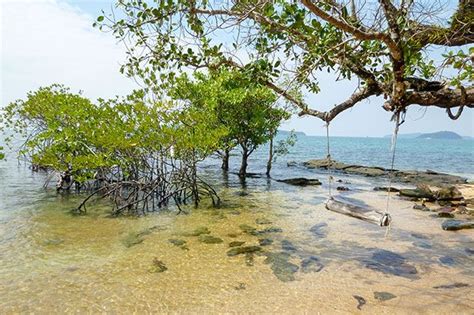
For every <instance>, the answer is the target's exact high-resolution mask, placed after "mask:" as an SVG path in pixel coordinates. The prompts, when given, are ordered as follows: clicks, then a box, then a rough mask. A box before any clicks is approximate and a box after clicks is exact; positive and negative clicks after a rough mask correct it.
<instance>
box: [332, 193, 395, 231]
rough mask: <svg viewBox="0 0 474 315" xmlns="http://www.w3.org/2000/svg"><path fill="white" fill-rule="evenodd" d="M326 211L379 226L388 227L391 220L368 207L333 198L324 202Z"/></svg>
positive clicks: (387, 215) (385, 214)
mask: <svg viewBox="0 0 474 315" xmlns="http://www.w3.org/2000/svg"><path fill="white" fill-rule="evenodd" d="M326 209H328V210H330V211H334V212H337V213H340V214H344V215H348V216H351V217H354V218H357V219H360V220H364V221H366V222H370V223H374V224H377V225H379V226H388V225H389V224H390V222H391V220H392V219H391V217H390V215H389V214H388V213H383V212H380V211H378V210H376V209H373V208H371V207H369V206H363V207H362V206H359V205H355V204H353V203H351V202H349V201H346V200H337V199H335V198H333V197H331V198H329V199H328V201H326Z"/></svg>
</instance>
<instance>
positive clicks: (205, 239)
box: [198, 234, 224, 244]
mask: <svg viewBox="0 0 474 315" xmlns="http://www.w3.org/2000/svg"><path fill="white" fill-rule="evenodd" d="M198 239H199V241H200V242H201V243H206V244H220V243H223V242H224V241H223V240H222V239H221V238H218V237H215V236H212V235H209V234H201V235H199V238H198Z"/></svg>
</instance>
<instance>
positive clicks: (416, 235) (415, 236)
mask: <svg viewBox="0 0 474 315" xmlns="http://www.w3.org/2000/svg"><path fill="white" fill-rule="evenodd" d="M410 235H411V236H413V237H414V238H418V239H421V240H427V239H429V237H428V236H426V235H423V234H420V233H411V234H410Z"/></svg>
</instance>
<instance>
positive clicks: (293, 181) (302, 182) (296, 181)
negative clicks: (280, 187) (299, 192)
mask: <svg viewBox="0 0 474 315" xmlns="http://www.w3.org/2000/svg"><path fill="white" fill-rule="evenodd" d="M277 182H280V183H285V184H289V185H294V186H319V185H322V183H321V182H320V181H319V179H316V178H304V177H298V178H287V179H279V180H277Z"/></svg>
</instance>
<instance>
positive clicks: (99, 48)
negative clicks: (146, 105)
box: [0, 0, 136, 107]
mask: <svg viewBox="0 0 474 315" xmlns="http://www.w3.org/2000/svg"><path fill="white" fill-rule="evenodd" d="M0 1H2V0H0ZM0 9H1V32H0V34H1V44H2V46H1V48H0V52H1V81H2V82H1V102H2V103H1V104H0V107H2V106H4V105H6V104H7V103H8V102H11V101H13V100H15V99H18V98H23V97H25V95H26V93H27V92H28V91H30V90H34V89H37V88H38V87H40V86H46V85H50V84H52V83H62V84H65V85H66V86H69V87H71V88H72V90H73V91H79V90H83V91H84V95H85V96H87V97H90V98H92V99H95V98H98V97H103V98H107V97H113V96H114V95H124V94H127V93H128V92H130V91H131V90H132V89H133V88H136V85H135V83H134V82H133V81H132V80H131V79H127V78H125V77H124V76H123V75H122V74H120V73H119V67H120V63H121V62H123V61H124V57H125V50H124V48H123V46H122V45H121V44H119V43H116V41H115V39H114V38H113V36H111V34H107V33H102V32H101V31H99V30H98V29H95V28H93V27H92V23H93V20H94V17H92V16H90V15H87V14H85V13H83V12H82V11H80V10H79V9H77V8H74V7H72V6H70V5H68V4H66V3H64V2H58V1H51V0H50V1H2V2H1V5H0Z"/></svg>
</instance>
